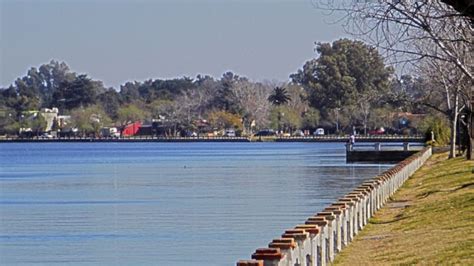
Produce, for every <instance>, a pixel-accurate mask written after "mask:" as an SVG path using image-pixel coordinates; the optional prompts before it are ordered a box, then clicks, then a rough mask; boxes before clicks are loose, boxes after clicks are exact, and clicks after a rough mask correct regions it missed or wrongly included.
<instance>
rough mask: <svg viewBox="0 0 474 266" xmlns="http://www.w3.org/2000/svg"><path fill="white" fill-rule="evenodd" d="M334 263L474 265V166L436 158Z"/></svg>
mask: <svg viewBox="0 0 474 266" xmlns="http://www.w3.org/2000/svg"><path fill="white" fill-rule="evenodd" d="M335 264H337V265H393V264H396V265H412V264H428V265H439V264H443V265H446V264H449V265H451V264H457V265H474V162H473V161H466V160H465V159H464V158H456V159H450V160H447V154H435V155H433V157H432V158H430V160H428V162H427V163H426V164H425V166H423V167H422V168H421V169H420V170H419V171H417V172H416V173H415V175H414V176H413V177H411V178H410V179H409V180H408V181H407V182H406V183H405V184H404V185H403V187H402V188H400V189H399V190H398V191H397V192H396V193H395V195H394V196H393V197H392V198H391V199H390V201H389V202H388V203H387V204H386V205H385V206H384V207H383V208H382V209H380V210H379V211H378V212H377V213H376V215H375V216H373V217H372V219H371V220H370V222H369V224H367V226H366V227H365V228H364V230H362V231H361V232H360V233H359V235H358V236H357V237H356V238H355V240H354V241H353V242H352V243H351V244H349V246H348V247H346V248H345V249H344V250H343V251H342V252H341V253H339V254H338V255H337V256H336V261H335Z"/></svg>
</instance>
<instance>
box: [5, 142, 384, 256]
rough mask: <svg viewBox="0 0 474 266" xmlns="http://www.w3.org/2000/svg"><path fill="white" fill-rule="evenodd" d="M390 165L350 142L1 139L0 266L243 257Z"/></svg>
mask: <svg viewBox="0 0 474 266" xmlns="http://www.w3.org/2000/svg"><path fill="white" fill-rule="evenodd" d="M386 168H388V166H387V165H369V164H351V165H347V164H345V151H344V146H343V144H341V143H38V144H31V143H17V144H14V143H11V144H0V264H1V265H18V264H42V265H51V264H61V265H62V264H81V265H235V262H236V260H238V259H246V258H249V257H250V254H251V253H252V252H253V251H254V250H255V248H258V247H265V246H266V245H267V244H268V242H270V241H271V239H273V238H275V237H278V236H279V235H281V233H282V232H283V231H284V230H285V229H288V228H291V227H293V226H295V225H296V224H299V223H302V222H304V220H305V219H306V218H307V217H308V216H310V215H312V214H314V213H316V212H318V211H320V210H321V209H322V208H324V207H325V206H326V205H328V204H330V203H331V202H332V201H334V200H335V199H337V198H338V197H339V196H341V195H343V194H344V193H347V192H349V191H350V190H351V189H353V188H354V187H356V186H357V185H358V184H360V183H361V182H362V181H363V180H364V179H366V178H369V177H372V176H374V175H376V174H377V173H379V172H381V171H383V170H385V169H386Z"/></svg>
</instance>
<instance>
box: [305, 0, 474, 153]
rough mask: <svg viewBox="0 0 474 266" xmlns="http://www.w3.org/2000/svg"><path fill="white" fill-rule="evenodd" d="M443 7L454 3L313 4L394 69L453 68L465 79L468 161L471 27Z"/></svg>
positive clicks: (317, 0)
mask: <svg viewBox="0 0 474 266" xmlns="http://www.w3.org/2000/svg"><path fill="white" fill-rule="evenodd" d="M445 2H453V1H441V0H427V1H415V0H405V1H403V0H392V1H381V0H374V1H350V0H341V1H332V0H313V3H314V4H315V6H316V7H317V8H320V9H323V10H326V11H328V12H331V13H337V14H340V15H341V16H340V20H341V21H343V23H344V27H345V29H346V31H347V32H349V33H351V34H353V35H354V36H356V37H358V38H361V39H363V40H365V41H367V42H369V43H370V44H372V45H375V46H377V47H378V48H380V49H381V50H382V51H384V52H385V56H386V57H387V58H388V59H390V60H391V62H392V63H394V64H400V65H401V66H402V67H410V68H411V67H413V66H417V65H418V64H420V62H421V61H430V62H436V64H441V63H440V62H444V63H446V64H450V65H452V66H453V67H455V68H457V69H458V71H459V72H461V73H462V74H463V75H464V76H465V78H463V79H462V80H463V81H464V83H465V84H464V85H463V86H465V87H467V98H468V99H470V101H467V102H466V106H465V108H466V110H469V115H470V116H471V119H470V121H468V123H470V127H471V132H470V136H469V144H468V146H469V147H470V149H469V150H468V158H472V157H471V156H472V153H473V151H472V142H473V141H474V140H473V132H472V127H473V126H472V123H473V121H472V109H473V108H472V105H473V101H474V98H473V97H474V96H473V94H474V92H473V80H474V75H473V73H472V71H473V69H474V64H473V58H472V54H473V53H474V51H473V47H474V46H473V24H472V23H471V22H472V20H471V18H470V17H469V16H465V15H466V14H465V12H464V13H463V12H461V13H460V12H459V11H458V10H459V8H457V10H456V9H454V8H453V7H452V6H450V5H447V4H446V3H445ZM470 10H471V11H472V5H471V9H470ZM444 63H443V64H444ZM449 69H450V70H452V68H451V67H450V68H449ZM438 70H440V69H438ZM443 76H446V74H443ZM443 87H444V86H440V88H443ZM443 90H444V89H443ZM454 96H455V95H454ZM451 107H452V108H454V107H453V106H451ZM452 122H453V121H452Z"/></svg>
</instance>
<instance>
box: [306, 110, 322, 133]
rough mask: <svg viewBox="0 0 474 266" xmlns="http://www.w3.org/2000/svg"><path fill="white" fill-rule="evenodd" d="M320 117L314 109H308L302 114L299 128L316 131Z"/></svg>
mask: <svg viewBox="0 0 474 266" xmlns="http://www.w3.org/2000/svg"><path fill="white" fill-rule="evenodd" d="M320 119H321V115H320V113H319V111H318V110H317V109H315V108H309V110H308V111H307V112H305V113H304V115H303V118H302V121H301V128H303V129H316V128H317V127H318V125H319V120H320Z"/></svg>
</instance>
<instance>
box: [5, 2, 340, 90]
mask: <svg viewBox="0 0 474 266" xmlns="http://www.w3.org/2000/svg"><path fill="white" fill-rule="evenodd" d="M311 1H314V0H252V1H251V0H155V1H152V0H135V1H134V0H116V1H112V0H95V1H92V0H81V1H80V0H69V1H68V0H29V1H28V0H0V86H4V87H5V86H8V85H9V84H11V83H12V82H13V81H14V80H15V79H16V78H18V77H21V76H24V75H25V74H26V71H27V70H28V69H29V68H30V67H33V66H36V67H38V66H40V65H41V64H43V63H48V62H49V61H50V60H51V59H55V60H59V61H65V62H66V63H67V64H68V65H69V67H70V68H71V69H72V70H73V71H75V72H78V73H85V74H88V75H89V76H90V77H92V78H93V79H98V80H102V81H103V82H104V84H105V85H106V86H107V87H115V88H117V89H118V88H119V86H120V84H123V83H125V82H126V81H133V80H138V81H143V80H146V79H149V78H153V79H154V78H175V77H183V76H188V77H195V76H196V75H197V74H204V75H206V74H207V75H211V76H213V77H216V78H219V77H221V76H222V74H223V73H224V72H226V71H233V72H234V73H237V74H239V75H241V76H246V77H248V78H250V79H251V80H255V81H263V80H273V81H286V80H288V77H289V75H290V74H292V73H294V72H296V71H297V70H298V69H299V68H301V67H302V66H303V64H304V62H305V61H307V60H309V59H311V58H314V57H315V56H316V54H315V52H314V43H315V42H331V41H334V40H337V39H339V38H342V37H347V35H346V34H345V33H344V31H343V29H342V27H341V25H339V24H334V23H331V21H333V20H334V18H332V17H329V16H327V15H325V14H324V13H322V12H321V11H320V10H317V9H316V8H315V7H314V5H313V4H312V3H311Z"/></svg>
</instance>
